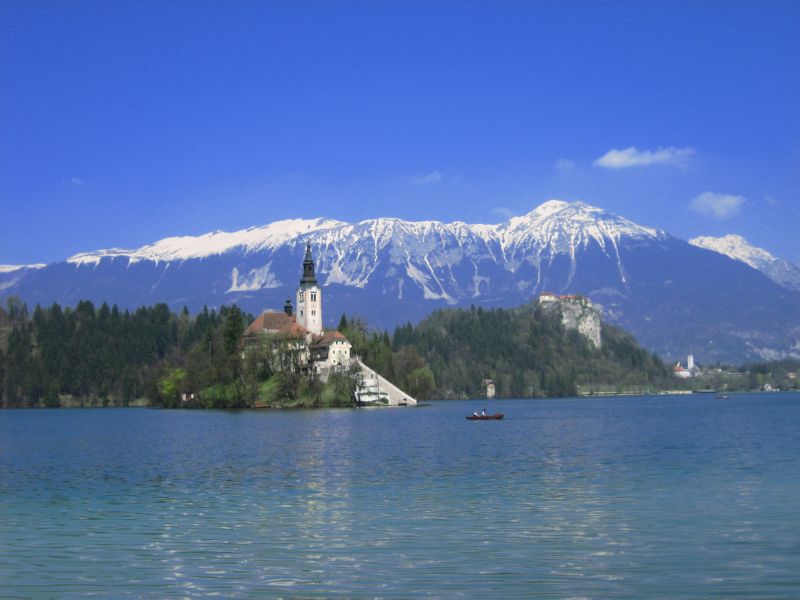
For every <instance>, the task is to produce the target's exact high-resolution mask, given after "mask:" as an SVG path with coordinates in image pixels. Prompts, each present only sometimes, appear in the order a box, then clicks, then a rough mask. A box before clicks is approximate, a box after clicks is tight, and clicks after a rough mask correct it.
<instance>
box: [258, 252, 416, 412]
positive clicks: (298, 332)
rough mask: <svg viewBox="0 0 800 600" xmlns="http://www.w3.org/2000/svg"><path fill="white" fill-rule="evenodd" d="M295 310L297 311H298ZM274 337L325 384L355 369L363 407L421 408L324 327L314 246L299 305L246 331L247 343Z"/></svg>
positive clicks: (305, 267)
mask: <svg viewBox="0 0 800 600" xmlns="http://www.w3.org/2000/svg"><path fill="white" fill-rule="evenodd" d="M295 306H296V307H297V309H296V310H295ZM265 334H272V335H276V336H279V337H282V338H284V339H286V340H288V341H289V342H290V343H292V344H293V345H294V349H295V350H296V351H297V356H298V357H299V363H300V368H301V369H302V370H303V371H304V372H307V373H316V374H318V375H319V376H320V379H322V380H323V381H325V380H326V379H327V378H328V375H329V374H330V373H331V372H345V371H349V370H350V368H351V367H354V368H355V370H356V371H357V374H356V375H355V377H356V381H357V383H356V392H355V394H356V398H355V399H356V401H357V402H358V404H360V405H370V404H371V405H386V406H413V405H415V404H417V401H416V399H415V398H412V397H411V396H409V395H408V394H407V393H405V392H404V391H403V390H401V389H400V388H398V387H397V386H396V385H394V384H393V383H392V382H390V381H389V380H387V379H386V378H385V377H383V376H382V375H379V374H378V373H377V372H376V371H374V370H373V369H371V368H370V367H369V366H367V365H366V364H364V362H362V361H361V360H360V359H359V358H358V357H357V356H354V355H353V353H352V351H353V345H352V344H351V343H350V340H348V339H347V338H346V337H345V336H344V335H343V334H342V333H341V332H339V331H336V330H333V331H325V330H324V329H323V327H322V288H321V287H320V285H319V283H318V282H317V275H316V272H315V267H314V259H313V257H312V256H311V244H310V243H306V254H305V258H304V259H303V275H302V277H301V278H300V285H299V286H297V292H296V293H295V303H294V305H293V304H292V301H291V299H287V300H286V304H285V305H284V307H283V311H280V312H279V311H264V312H263V313H261V314H260V315H259V316H258V318H256V320H255V321H253V322H252V323H250V325H249V326H248V327H247V329H246V330H245V339H250V340H253V339H257V336H259V335H265Z"/></svg>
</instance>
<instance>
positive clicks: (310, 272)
mask: <svg viewBox="0 0 800 600" xmlns="http://www.w3.org/2000/svg"><path fill="white" fill-rule="evenodd" d="M304 283H310V284H314V285H317V275H316V274H315V273H314V259H313V258H311V242H306V257H305V259H304V260H303V278H302V279H301V280H300V284H301V285H302V284H304Z"/></svg>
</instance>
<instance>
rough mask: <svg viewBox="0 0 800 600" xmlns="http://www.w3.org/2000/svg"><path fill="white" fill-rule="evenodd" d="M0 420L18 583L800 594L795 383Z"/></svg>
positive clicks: (5, 541) (1, 496) (4, 415)
mask: <svg viewBox="0 0 800 600" xmlns="http://www.w3.org/2000/svg"><path fill="white" fill-rule="evenodd" d="M492 408H493V409H497V410H501V411H503V412H505V413H506V415H507V418H506V420H505V421H499V422H469V421H466V420H465V419H464V418H463V417H464V415H466V414H468V413H471V412H472V410H474V405H473V404H471V403H468V402H438V403H434V405H433V406H431V407H427V408H417V409H384V410H377V409H376V410H368V409H365V410H356V411H346V410H344V411H342V410H339V411H305V412H291V411H283V412H281V411H252V412H251V411H242V412H199V411H198V412H194V411H156V410H135V409H130V410H111V409H107V410H102V409H100V410H72V411H67V410H52V411H47V410H41V411H4V412H0V589H2V590H3V593H5V594H10V595H17V596H24V597H29V596H44V597H56V596H57V597H64V596H83V595H96V596H101V597H112V596H113V597H117V596H123V595H130V596H133V597H143V596H144V597H148V596H149V597H162V596H165V595H179V596H212V595H218V596H224V597H250V596H258V595H284V596H286V595H288V596H304V597H308V596H333V595H343V596H353V595H370V596H390V597H397V596H403V597H410V596H418V595H432V596H453V595H463V596H468V597H474V596H479V595H494V596H500V595H502V596H509V595H510V596H531V595H534V594H536V595H537V597H544V598H547V597H552V598H562V597H596V598H607V597H630V598H642V597H649V598H652V597H665V598H672V597H680V596H696V597H730V596H734V595H740V596H759V597H769V598H781V597H783V598H796V597H797V596H798V590H800V575H798V573H800V542H798V540H800V524H798V519H797V518H796V516H797V515H796V509H795V506H796V499H797V498H798V495H799V494H800V479H799V478H798V477H797V473H800V468H798V467H799V466H800V464H798V463H800V425H798V424H800V418H798V417H800V395H797V394H772V395H761V396H738V397H733V398H731V399H730V400H728V401H726V402H725V403H721V402H718V401H715V400H714V399H713V398H687V397H675V398H663V397H661V398H624V399H613V398H606V399H600V400H546V401H498V402H493V407H492Z"/></svg>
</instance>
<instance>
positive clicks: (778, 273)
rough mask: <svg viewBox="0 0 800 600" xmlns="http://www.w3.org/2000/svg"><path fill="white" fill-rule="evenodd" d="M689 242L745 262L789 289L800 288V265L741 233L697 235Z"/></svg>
mask: <svg viewBox="0 0 800 600" xmlns="http://www.w3.org/2000/svg"><path fill="white" fill-rule="evenodd" d="M689 243H690V244H692V245H693V246H697V247H699V248H705V249H706V250H713V251H714V252H719V253H720V254H724V255H725V256H727V257H729V258H732V259H734V260H738V261H740V262H743V263H745V264H746V265H749V266H751V267H753V268H754V269H756V270H758V271H761V272H762V273H764V275H766V276H767V277H769V278H770V279H772V280H773V281H774V282H775V283H778V284H779V285H782V286H783V287H785V288H787V289H790V290H800V267H797V266H796V265H794V264H792V263H790V262H789V261H788V260H784V259H782V258H777V257H776V256H773V255H772V254H771V253H770V252H768V251H767V250H764V249H763V248H759V247H757V246H753V245H752V244H751V243H750V242H748V241H747V240H746V239H744V238H743V237H742V236H740V235H735V234H730V235H726V236H723V237H718V238H715V237H709V236H705V237H697V238H694V239H691V240H689Z"/></svg>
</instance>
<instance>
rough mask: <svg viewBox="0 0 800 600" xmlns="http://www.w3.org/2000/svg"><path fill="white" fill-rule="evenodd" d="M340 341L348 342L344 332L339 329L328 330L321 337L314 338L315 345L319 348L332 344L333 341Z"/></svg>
mask: <svg viewBox="0 0 800 600" xmlns="http://www.w3.org/2000/svg"><path fill="white" fill-rule="evenodd" d="M338 341H344V342H346V341H347V338H346V337H345V336H344V334H342V333H340V332H338V331H326V332H325V333H323V334H322V335H321V336H320V337H318V338H316V339H315V340H314V346H313V347H314V348H319V347H324V346H330V345H331V344H332V343H333V342H338Z"/></svg>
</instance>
